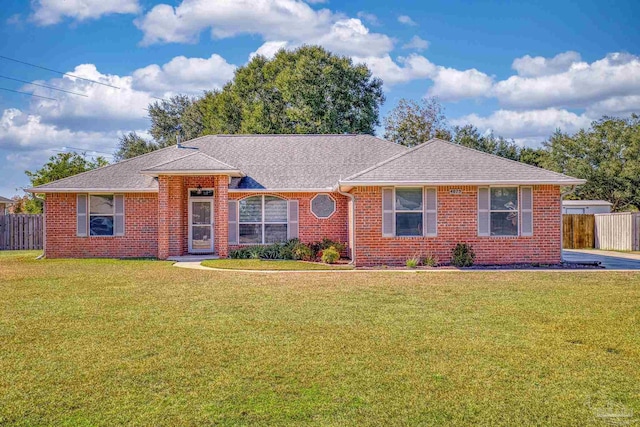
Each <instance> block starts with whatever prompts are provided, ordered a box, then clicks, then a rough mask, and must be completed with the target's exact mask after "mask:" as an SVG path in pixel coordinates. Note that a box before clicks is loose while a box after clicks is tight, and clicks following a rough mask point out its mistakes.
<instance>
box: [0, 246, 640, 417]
mask: <svg viewBox="0 0 640 427" xmlns="http://www.w3.org/2000/svg"><path fill="white" fill-rule="evenodd" d="M35 255H36V253H34V252H21V253H7V252H5V253H3V252H0V295H1V297H0V425H24V426H27V425H29V426H31V425H66V426H84V425H86V426H89V425H92V426H93V425H105V426H113V425H123V424H127V425H171V426H175V425H198V426H200V425H213V424H215V425H223V426H231V425H318V426H327V425H335V426H345V425H365V426H384V425H399V426H405V425H410V426H413V425H470V426H477V425H504V426H528V425H554V426H555V425H571V426H578V425H603V424H602V423H601V421H599V420H598V419H597V418H595V416H594V410H593V409H594V407H598V406H603V405H606V404H607V403H609V402H611V403H614V404H617V405H623V406H624V407H626V408H628V409H630V410H633V411H634V412H635V418H634V421H635V422H636V423H638V420H639V419H640V327H638V325H640V274H638V273H625V272H618V273H616V272H544V271H540V272H534V273H531V272H496V273H493V272H472V273H450V272H443V273H440V272H418V273H416V274H397V275H394V274H391V273H388V272H383V273H379V272H371V273H358V274H340V273H330V272H327V273H326V274H306V273H289V274H271V275H264V274H262V275H261V274H255V275H253V274H251V273H242V274H240V273H237V272H233V271H229V272H217V271H201V270H200V271H198V270H185V269H178V268H174V267H171V264H170V263H166V262H158V261H140V260H138V261H114V260H84V261H78V260H41V261H36V260H34V259H33V258H34V256H35Z"/></svg>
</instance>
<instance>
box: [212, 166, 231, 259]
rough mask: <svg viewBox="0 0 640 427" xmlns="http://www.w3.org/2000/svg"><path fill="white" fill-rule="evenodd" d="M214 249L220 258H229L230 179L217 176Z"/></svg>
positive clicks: (215, 179) (215, 181)
mask: <svg viewBox="0 0 640 427" xmlns="http://www.w3.org/2000/svg"><path fill="white" fill-rule="evenodd" d="M214 185H215V191H214V202H213V203H214V212H215V226H214V229H215V230H214V231H215V235H214V239H215V242H214V249H215V251H216V253H217V254H218V256H220V257H221V258H226V257H227V256H229V177H228V176H226V175H216V176H215V177H214Z"/></svg>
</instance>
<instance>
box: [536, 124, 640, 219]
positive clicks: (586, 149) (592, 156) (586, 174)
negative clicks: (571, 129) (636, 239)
mask: <svg viewBox="0 0 640 427" xmlns="http://www.w3.org/2000/svg"><path fill="white" fill-rule="evenodd" d="M544 146H545V148H546V150H547V151H548V156H547V157H546V158H545V160H544V162H543V165H544V166H545V167H547V168H550V169H553V170H556V171H558V172H563V173H566V174H568V175H572V176H575V177H578V178H583V179H586V180H587V183H586V184H584V185H581V186H578V188H577V189H576V192H575V196H576V197H578V198H582V199H602V200H608V201H609V202H611V203H612V204H613V207H612V209H613V210H614V211H621V210H638V209H640V116H638V115H636V114H633V115H632V116H631V117H629V118H626V119H622V118H615V117H606V116H605V117H602V118H601V119H600V120H597V121H594V122H593V123H591V127H590V128H589V129H582V130H580V131H578V132H577V133H575V134H574V135H569V134H566V133H563V132H561V131H559V130H558V131H556V132H555V133H554V134H553V135H552V136H551V138H549V140H548V141H546V142H545V143H544Z"/></svg>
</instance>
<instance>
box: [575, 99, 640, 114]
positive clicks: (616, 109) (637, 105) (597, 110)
mask: <svg viewBox="0 0 640 427" xmlns="http://www.w3.org/2000/svg"><path fill="white" fill-rule="evenodd" d="M631 113H636V114H638V113H640V95H629V96H614V97H613V98H609V99H605V100H603V101H598V102H596V103H593V104H590V105H588V106H587V109H586V115H588V116H589V117H593V118H594V119H596V118H599V117H601V116H603V115H612V116H629V115H630V114H631Z"/></svg>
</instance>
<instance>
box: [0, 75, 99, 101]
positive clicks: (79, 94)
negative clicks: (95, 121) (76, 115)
mask: <svg viewBox="0 0 640 427" xmlns="http://www.w3.org/2000/svg"><path fill="white" fill-rule="evenodd" d="M0 78H2V79H7V80H13V81H16V82H20V83H26V84H28V85H33V86H40V87H45V88H47V89H53V90H58V91H60V92H66V93H70V94H73V95H78V96H84V97H85V98H88V96H87V95H85V94H83V93H77V92H71V91H70V90H65V89H60V88H57V87H54V86H47V85H41V84H39V83H33V82H28V81H26V80H20V79H16V78H13V77H7V76H2V75H0Z"/></svg>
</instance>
